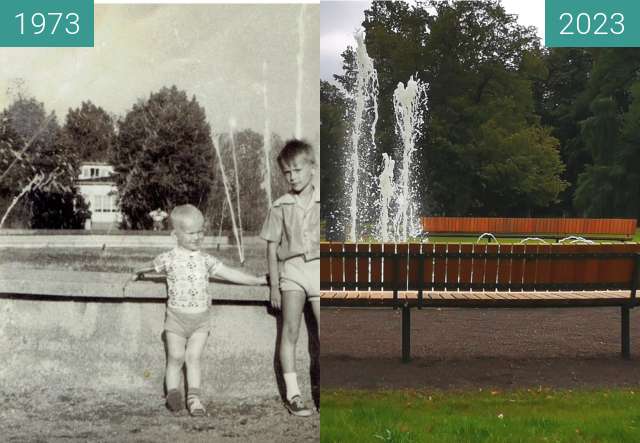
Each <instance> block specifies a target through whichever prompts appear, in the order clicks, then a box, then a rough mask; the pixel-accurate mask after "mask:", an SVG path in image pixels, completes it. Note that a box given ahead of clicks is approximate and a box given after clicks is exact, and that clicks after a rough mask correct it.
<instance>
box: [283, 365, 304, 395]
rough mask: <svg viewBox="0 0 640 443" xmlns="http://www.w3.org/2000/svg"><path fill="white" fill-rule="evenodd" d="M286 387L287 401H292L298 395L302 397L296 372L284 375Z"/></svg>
mask: <svg viewBox="0 0 640 443" xmlns="http://www.w3.org/2000/svg"><path fill="white" fill-rule="evenodd" d="M283 377H284V385H285V386H286V388H287V400H288V401H291V399H292V398H293V397H295V396H296V395H300V388H298V375H297V374H296V373H295V372H287V373H286V374H283Z"/></svg>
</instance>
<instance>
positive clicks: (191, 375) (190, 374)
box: [185, 332, 209, 416]
mask: <svg viewBox="0 0 640 443" xmlns="http://www.w3.org/2000/svg"><path fill="white" fill-rule="evenodd" d="M208 336H209V333H208V332H196V333H194V334H193V335H192V336H191V337H189V341H188V342H187V352H186V356H185V359H186V363H187V387H188V388H187V389H188V393H187V406H188V407H189V412H190V413H191V415H195V416H202V415H205V414H206V410H205V408H204V406H203V405H202V402H201V401H200V381H201V367H200V360H201V357H202V352H203V350H204V346H205V344H206V342H207V337H208Z"/></svg>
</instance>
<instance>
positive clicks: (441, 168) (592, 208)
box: [321, 0, 640, 221]
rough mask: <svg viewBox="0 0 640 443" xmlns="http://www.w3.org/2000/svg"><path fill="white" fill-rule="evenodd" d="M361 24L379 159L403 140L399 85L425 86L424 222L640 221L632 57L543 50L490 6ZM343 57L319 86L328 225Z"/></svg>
mask: <svg viewBox="0 0 640 443" xmlns="http://www.w3.org/2000/svg"><path fill="white" fill-rule="evenodd" d="M363 27H364V28H365V31H366V45H367V51H368V53H369V56H370V57H371V58H372V59H373V61H374V65H375V67H376V70H377V73H378V82H379V97H378V104H379V114H380V116H379V119H378V124H377V127H376V146H377V148H378V152H377V153H376V154H377V155H378V158H381V154H382V152H387V153H389V154H392V153H393V151H394V149H395V148H394V147H396V146H399V144H400V141H399V140H398V136H397V134H396V131H395V127H394V125H395V117H394V112H393V105H392V103H393V100H392V97H393V91H394V89H395V88H396V86H397V84H398V82H403V83H404V82H406V81H407V80H408V79H409V77H410V76H411V75H413V76H414V77H418V78H419V79H420V80H422V81H424V82H426V83H427V84H428V92H427V98H428V105H427V109H426V112H425V113H424V121H423V134H422V136H421V138H420V139H419V141H418V152H417V155H416V158H415V162H416V163H418V164H419V165H421V170H420V171H415V172H416V182H415V184H414V185H415V186H417V187H418V189H420V194H421V196H422V198H421V201H420V205H421V208H420V210H421V212H422V213H423V214H432V215H448V216H505V217H506V216H512V217H517V216H532V217H536V216H537V217H541V216H577V217H582V216H584V217H630V218H640V198H639V196H640V143H639V142H640V140H638V139H640V75H639V73H640V49H638V48H544V47H542V46H541V43H540V39H539V37H538V36H537V35H536V29H535V28H533V27H525V26H522V25H520V24H518V22H517V18H516V17H515V16H513V15H510V14H507V13H506V11H505V10H504V8H503V7H502V5H501V3H500V1H498V0H488V1H450V0H449V1H427V2H416V3H415V4H414V5H409V4H408V3H405V2H373V3H372V5H371V7H370V9H369V10H367V11H365V19H364V22H363ZM342 60H343V72H342V73H341V74H339V75H335V76H334V77H335V81H336V83H337V85H336V84H332V83H329V82H325V81H323V82H321V154H322V156H321V159H322V175H321V179H322V189H323V196H324V197H325V198H323V207H322V210H323V217H324V218H325V219H326V220H327V221H330V220H335V219H343V220H344V218H345V216H346V214H345V213H344V210H342V209H341V207H342V205H341V204H340V200H339V199H338V198H327V197H330V196H340V195H344V193H345V189H344V186H345V185H344V179H343V177H344V170H345V164H344V163H345V161H346V160H345V159H346V150H347V149H348V148H349V147H348V135H349V133H350V131H351V130H352V128H350V127H349V126H348V124H347V123H345V120H346V121H349V120H350V112H353V111H352V103H351V100H352V98H351V94H352V92H353V90H354V86H355V73H356V63H355V62H356V60H355V50H354V49H353V48H352V47H349V48H347V49H346V51H345V52H343V54H342ZM345 117H346V118H345ZM380 163H381V161H380ZM380 168H381V166H380ZM379 173H380V170H378V171H376V172H375V174H376V175H377V174H379Z"/></svg>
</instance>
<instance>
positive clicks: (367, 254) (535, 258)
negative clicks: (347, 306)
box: [320, 243, 640, 291]
mask: <svg viewBox="0 0 640 443" xmlns="http://www.w3.org/2000/svg"><path fill="white" fill-rule="evenodd" d="M320 251H321V259H320V282H321V283H320V284H321V289H322V290H325V291H327V290H333V291H343V290H347V291H349V290H359V291H372V290H374V291H375V290H385V291H404V290H426V291H429V290H434V291H437V290H461V291H464V290H485V291H494V290H511V291H518V290H521V291H531V290H606V289H611V290H626V289H633V288H632V286H633V285H634V281H635V282H636V283H635V284H637V279H638V277H637V273H638V271H637V268H638V263H639V262H640V244H637V243H626V244H592V245H584V244H580V245H562V244H553V245H531V244H528V245H516V244H513V245H512V244H503V245H498V244H457V243H455V244H431V243H422V244H421V243H415V244H413V243H412V244H408V243H398V244H394V243H386V244H366V243H359V244H348V243H321V244H320Z"/></svg>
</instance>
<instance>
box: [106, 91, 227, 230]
mask: <svg viewBox="0 0 640 443" xmlns="http://www.w3.org/2000/svg"><path fill="white" fill-rule="evenodd" d="M112 163H113V165H114V167H115V171H116V183H117V185H118V191H119V198H120V210H121V211H122V213H123V216H124V219H123V225H124V227H126V228H129V229H144V228H146V229H148V228H150V227H151V224H152V221H151V219H150V217H149V216H148V213H149V212H150V211H152V210H153V209H155V208H158V207H159V208H167V209H168V208H173V207H174V206H176V205H179V204H186V203H190V204H193V205H195V206H197V207H202V206H203V204H204V203H206V202H207V199H208V197H209V193H210V191H211V185H212V184H213V180H214V170H215V159H214V153H213V144H212V141H211V131H210V128H209V124H208V123H207V121H206V115H205V112H204V109H203V108H202V107H201V106H200V105H199V104H198V102H197V101H196V99H195V97H193V98H192V99H189V98H188V97H187V94H186V93H185V92H184V91H180V90H178V89H177V88H176V87H175V86H173V87H171V88H162V89H161V90H160V91H158V92H155V93H152V94H151V95H150V96H149V98H148V99H146V100H140V101H139V102H138V103H137V104H135V105H134V106H133V108H132V109H131V110H130V111H129V112H128V113H127V114H126V116H125V117H124V118H123V119H122V120H121V121H119V122H118V135H117V137H116V143H115V145H114V149H113V156H112Z"/></svg>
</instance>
